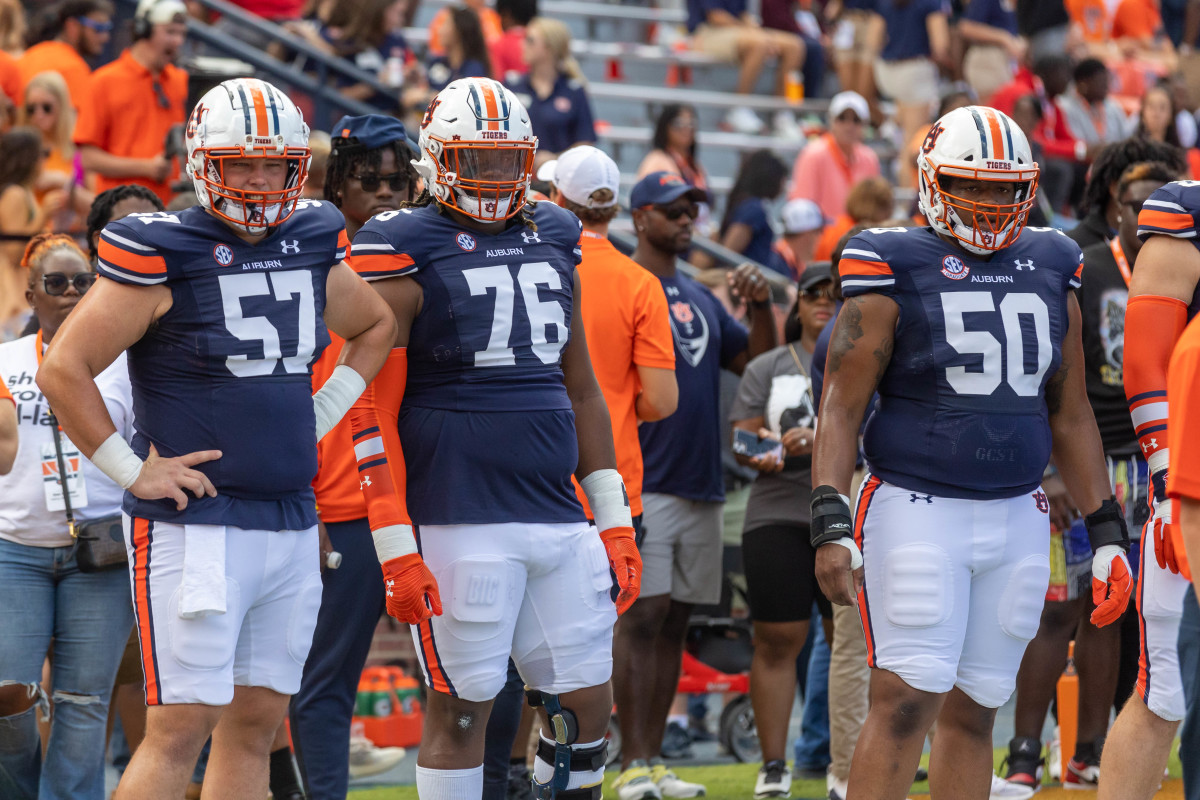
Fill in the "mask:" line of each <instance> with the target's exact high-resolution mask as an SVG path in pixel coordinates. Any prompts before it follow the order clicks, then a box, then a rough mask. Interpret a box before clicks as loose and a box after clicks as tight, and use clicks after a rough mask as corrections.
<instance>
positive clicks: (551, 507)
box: [351, 203, 585, 525]
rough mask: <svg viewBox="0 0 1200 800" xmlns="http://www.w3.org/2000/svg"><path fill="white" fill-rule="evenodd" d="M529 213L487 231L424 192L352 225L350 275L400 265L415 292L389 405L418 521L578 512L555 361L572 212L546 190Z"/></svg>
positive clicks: (563, 334)
mask: <svg viewBox="0 0 1200 800" xmlns="http://www.w3.org/2000/svg"><path fill="white" fill-rule="evenodd" d="M534 222H535V224H536V225H537V230H536V231H532V230H530V229H529V228H528V227H526V226H525V225H522V224H520V223H519V222H514V223H513V224H511V225H509V227H507V228H506V229H505V230H504V231H502V232H501V233H498V234H495V235H487V234H482V233H479V232H477V231H473V230H469V229H467V228H466V227H464V226H462V225H460V224H458V223H457V222H455V221H454V220H453V219H451V218H450V217H448V216H445V215H442V214H440V213H438V209H437V206H436V205H434V204H430V205H428V206H425V207H423V208H411V209H403V210H400V211H388V212H385V213H383V214H379V215H378V216H376V217H374V218H373V219H371V220H370V221H368V222H367V224H366V225H364V226H363V227H362V229H361V230H360V231H359V232H358V234H357V235H356V236H355V237H354V257H353V259H352V262H351V263H352V265H353V266H354V269H355V270H356V271H357V272H358V273H359V274H360V275H362V276H363V277H364V278H366V279H367V280H379V279H382V278H389V277H397V276H403V275H410V276H412V278H413V279H414V280H415V281H416V282H417V283H419V284H420V285H421V289H422V291H423V295H424V299H423V303H422V306H421V312H420V313H419V314H418V315H417V318H416V319H415V320H414V321H413V326H412V330H411V332H410V335H409V341H408V382H407V385H406V388H405V391H404V400H403V403H402V404H401V408H400V419H399V431H400V442H401V445H402V446H403V448H404V457H405V461H406V463H407V464H408V491H407V502H408V510H409V513H410V515H411V516H412V519H413V522H415V523H417V524H425V525H457V524H472V523H474V524H481V523H495V522H575V521H579V520H583V519H585V517H584V514H583V508H582V507H581V506H580V504H579V501H578V499H577V498H576V496H575V491H574V489H573V488H572V485H571V475H572V473H573V472H574V470H575V467H576V465H577V463H578V460H579V453H578V445H577V442H576V438H575V414H574V412H573V411H572V410H571V402H570V400H569V399H568V397H567V390H566V387H565V386H564V385H563V372H562V352H563V348H564V347H566V345H567V341H568V339H569V338H570V336H569V334H570V330H571V303H572V296H573V284H574V278H575V266H576V265H577V264H578V263H579V261H580V259H581V252H580V249H579V237H580V231H581V225H580V222H579V220H578V219H577V218H576V217H575V215H573V214H571V213H570V212H568V211H565V210H563V209H561V208H559V207H558V206H556V205H553V204H551V203H539V204H538V205H537V206H536V207H535V209H534Z"/></svg>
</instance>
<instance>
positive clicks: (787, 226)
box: [780, 197, 825, 234]
mask: <svg viewBox="0 0 1200 800" xmlns="http://www.w3.org/2000/svg"><path fill="white" fill-rule="evenodd" d="M780 216H782V217H783V232H784V234H792V233H807V232H808V231H815V230H817V229H818V228H824V227H825V218H824V217H823V216H822V215H821V207H820V206H818V205H817V204H816V203H814V202H813V201H812V200H805V199H804V198H802V197H797V198H796V199H795V200H789V201H787V203H785V204H784V206H783V211H782V213H781V215H780Z"/></svg>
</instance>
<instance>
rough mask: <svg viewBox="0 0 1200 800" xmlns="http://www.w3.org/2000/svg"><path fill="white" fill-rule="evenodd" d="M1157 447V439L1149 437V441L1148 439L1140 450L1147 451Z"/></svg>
mask: <svg viewBox="0 0 1200 800" xmlns="http://www.w3.org/2000/svg"><path fill="white" fill-rule="evenodd" d="M1157 449H1158V439H1151V440H1150V441H1148V442H1146V443H1145V444H1143V445H1142V451H1143V452H1145V453H1149V452H1150V451H1151V450H1157Z"/></svg>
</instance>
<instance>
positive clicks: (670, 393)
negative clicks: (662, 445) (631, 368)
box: [634, 364, 679, 422]
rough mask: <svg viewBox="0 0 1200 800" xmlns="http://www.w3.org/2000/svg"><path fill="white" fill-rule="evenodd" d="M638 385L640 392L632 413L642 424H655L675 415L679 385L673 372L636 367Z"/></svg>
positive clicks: (660, 368)
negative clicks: (639, 385) (640, 388)
mask: <svg viewBox="0 0 1200 800" xmlns="http://www.w3.org/2000/svg"><path fill="white" fill-rule="evenodd" d="M637 374H638V383H640V384H641V385H642V391H641V393H640V394H638V396H637V401H636V402H635V404H634V411H635V412H636V413H637V418H638V419H639V420H641V421H642V422H657V421H658V420H660V419H666V418H667V417H669V416H671V415H672V414H674V413H675V409H676V407H677V406H678V405H679V383H678V382H677V381H676V380H675V370H673V369H665V368H663V367H643V366H642V365H641V364H638V365H637Z"/></svg>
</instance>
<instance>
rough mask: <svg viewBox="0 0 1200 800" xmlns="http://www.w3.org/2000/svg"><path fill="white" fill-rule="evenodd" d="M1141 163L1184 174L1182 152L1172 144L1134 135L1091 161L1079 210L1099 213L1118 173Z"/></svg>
mask: <svg viewBox="0 0 1200 800" xmlns="http://www.w3.org/2000/svg"><path fill="white" fill-rule="evenodd" d="M1142 161H1158V162H1161V163H1163V164H1166V165H1167V166H1168V168H1169V169H1171V170H1172V171H1173V172H1174V173H1175V174H1177V175H1182V174H1184V173H1185V172H1186V171H1187V160H1186V156H1185V155H1184V151H1183V149H1182V148H1179V147H1176V146H1175V145H1170V144H1167V143H1166V142H1156V141H1152V140H1150V139H1143V138H1140V137H1137V136H1134V137H1130V138H1129V139H1125V140H1124V141H1120V142H1114V143H1113V144H1110V145H1108V146H1107V147H1105V148H1104V149H1103V150H1101V151H1100V154H1099V155H1097V156H1096V160H1095V161H1093V162H1092V168H1091V170H1090V171H1089V174H1088V181H1087V187H1086V188H1085V189H1084V191H1083V199H1082V201H1081V202H1080V204H1079V205H1080V209H1079V210H1080V211H1081V212H1082V213H1083V214H1087V213H1089V212H1091V211H1092V210H1093V209H1100V210H1101V211H1103V210H1104V209H1105V208H1107V207H1108V201H1109V199H1110V197H1111V195H1110V194H1109V192H1110V191H1111V190H1112V189H1113V188H1114V187H1115V185H1116V183H1117V181H1119V180H1120V179H1121V174H1122V173H1123V172H1125V170H1127V169H1128V168H1129V167H1130V166H1131V165H1133V164H1137V163H1139V162H1142Z"/></svg>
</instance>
